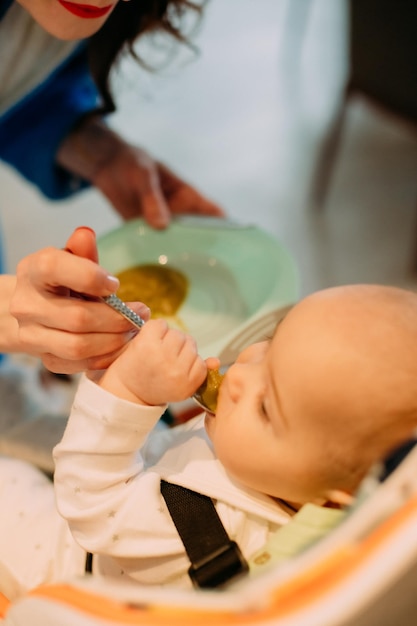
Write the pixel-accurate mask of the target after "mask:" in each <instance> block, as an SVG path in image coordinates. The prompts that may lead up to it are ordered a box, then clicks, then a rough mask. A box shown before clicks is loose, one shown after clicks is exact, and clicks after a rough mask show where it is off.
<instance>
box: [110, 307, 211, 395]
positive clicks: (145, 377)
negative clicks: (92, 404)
mask: <svg viewBox="0 0 417 626" xmlns="http://www.w3.org/2000/svg"><path fill="white" fill-rule="evenodd" d="M206 374H207V365H206V362H205V361H204V360H203V359H202V358H201V357H200V356H199V355H198V352H197V346H196V342H195V340H194V339H193V337H191V336H190V335H187V334H185V333H183V332H181V331H180V330H176V329H172V328H170V327H169V326H168V324H167V322H166V321H165V320H162V319H159V320H150V321H149V322H147V323H146V324H145V325H144V326H143V328H142V329H141V331H140V332H139V333H138V335H137V336H136V337H135V338H134V339H132V341H131V342H130V344H129V345H128V346H127V348H126V350H125V351H124V352H123V353H122V354H121V355H120V356H119V357H118V358H117V359H116V360H115V361H114V363H112V365H111V366H110V367H109V368H108V370H106V372H105V373H104V375H103V378H102V379H101V382H100V386H101V387H103V388H104V389H107V391H110V392H111V393H113V394H115V395H117V396H119V397H120V398H122V399H125V400H130V401H131V402H137V403H139V404H148V405H158V404H165V403H168V402H178V401H180V400H184V399H185V398H189V397H190V396H191V395H192V394H193V393H194V392H195V390H196V389H197V387H199V385H201V383H202V382H203V381H204V379H205V377H206Z"/></svg>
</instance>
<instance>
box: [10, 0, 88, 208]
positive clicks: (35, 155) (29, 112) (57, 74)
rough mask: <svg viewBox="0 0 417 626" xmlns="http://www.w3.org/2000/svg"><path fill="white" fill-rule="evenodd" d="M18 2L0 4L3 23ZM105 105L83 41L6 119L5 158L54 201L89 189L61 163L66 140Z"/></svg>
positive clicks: (15, 106) (11, 110)
mask: <svg viewBox="0 0 417 626" xmlns="http://www.w3.org/2000/svg"><path fill="white" fill-rule="evenodd" d="M12 2H13V0H0V20H1V19H2V18H3V17H4V15H5V14H6V12H7V10H8V9H9V8H10V6H11V5H12ZM99 104H100V97H99V94H98V91H97V88H96V87H95V85H94V82H93V79H92V77H91V74H90V71H89V68H88V62H87V54H86V44H85V42H84V43H81V44H80V46H78V47H77V48H76V49H75V51H73V52H72V54H71V55H70V56H69V57H68V58H67V59H66V60H65V61H64V62H63V63H62V64H61V65H59V66H58V67H57V68H56V69H55V70H54V71H53V72H52V73H51V74H50V75H49V76H48V77H47V78H46V80H45V81H44V82H43V83H41V84H40V85H38V86H37V87H36V88H35V89H34V90H33V91H32V92H31V93H28V94H27V95H25V96H24V98H22V100H20V102H17V103H16V104H15V105H14V106H12V107H11V108H10V109H9V110H8V111H6V112H5V113H3V114H2V115H0V159H1V160H3V161H6V162H7V163H8V164H9V165H11V166H12V167H13V168H15V169H16V170H17V171H19V172H20V173H21V174H22V176H24V177H25V178H26V179H27V180H29V181H30V182H31V183H33V184H35V185H36V186H37V187H38V188H39V190H40V191H41V192H42V193H43V194H44V195H45V196H47V197H48V198H50V199H52V200H59V199H62V198H66V197H68V196H69V195H71V194H73V193H74V192H76V191H78V190H79V189H81V188H83V187H86V186H88V183H87V182H86V181H81V180H80V179H77V178H76V177H75V176H73V175H71V174H70V173H68V172H66V171H65V170H64V169H62V168H60V167H59V166H58V165H57V164H56V163H55V155H56V152H57V149H58V146H59V144H60V143H61V141H62V139H63V138H64V137H65V136H66V135H67V134H68V132H69V131H70V130H71V128H72V127H73V126H74V125H75V123H76V122H77V120H79V119H80V117H81V116H82V115H83V114H85V113H87V112H88V111H92V110H94V109H95V108H96V107H97V106H98V105H99Z"/></svg>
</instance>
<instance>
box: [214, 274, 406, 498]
mask: <svg viewBox="0 0 417 626" xmlns="http://www.w3.org/2000/svg"><path fill="white" fill-rule="evenodd" d="M416 381H417V294H414V293H412V292H408V291H405V290H401V289H396V288H391V287H382V286H376V285H375V286H373V285H353V286H344V287H337V288H333V289H327V290H324V291H321V292H318V293H315V294H312V295H310V296H308V297H307V298H305V299H304V300H302V301H301V302H300V303H299V304H297V305H296V306H294V307H293V308H292V309H291V310H290V312H289V313H288V314H287V315H286V317H285V318H284V319H283V320H282V322H281V323H280V324H279V325H278V327H277V329H276V331H275V334H274V336H273V338H272V340H270V341H268V342H262V343H258V344H254V345H253V346H251V347H250V348H247V349H246V350H244V351H243V352H242V353H241V355H240V356H239V358H238V359H237V361H236V363H235V364H234V365H233V366H232V367H231V368H230V369H229V370H228V372H227V374H226V376H225V378H224V381H223V383H222V386H221V390H220V395H219V399H218V405H217V413H216V416H215V417H210V416H208V417H207V418H206V428H207V432H208V434H209V436H210V438H211V439H212V441H213V445H214V448H215V451H216V454H217V455H218V457H219V459H220V461H221V462H222V463H223V464H224V466H225V467H226V469H227V470H228V471H229V473H230V474H231V475H232V476H234V477H235V478H236V479H237V480H239V481H240V482H242V483H244V484H245V485H246V486H248V487H251V488H253V489H256V490H258V491H261V492H264V493H267V494H269V495H271V496H276V497H280V498H284V499H286V500H290V501H294V502H299V503H302V502H306V501H317V502H319V501H323V500H328V499H332V497H333V495H334V494H335V493H336V492H347V493H350V492H352V491H354V490H355V489H356V487H357V486H358V484H359V482H360V480H361V479H362V478H363V476H364V474H365V473H366V472H367V471H368V470H369V468H370V466H371V465H372V464H373V463H374V462H375V461H377V460H378V459H381V458H382V457H383V456H385V455H386V454H387V453H388V452H389V451H390V450H391V449H393V448H394V447H395V446H396V445H398V444H399V443H401V442H402V441H403V440H405V439H407V438H408V437H409V436H410V435H411V434H412V433H413V430H414V428H416V427H417V384H416Z"/></svg>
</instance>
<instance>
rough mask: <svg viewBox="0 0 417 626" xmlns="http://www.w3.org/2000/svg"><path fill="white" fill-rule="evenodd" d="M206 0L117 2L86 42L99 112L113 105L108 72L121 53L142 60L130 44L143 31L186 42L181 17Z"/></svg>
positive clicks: (195, 10)
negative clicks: (98, 99) (161, 33)
mask: <svg viewBox="0 0 417 626" xmlns="http://www.w3.org/2000/svg"><path fill="white" fill-rule="evenodd" d="M205 2H206V0H200V1H199V2H198V3H197V2H196V1H194V0H130V1H129V2H122V1H121V0H120V1H119V2H118V3H117V5H116V7H115V8H114V10H113V12H112V14H111V15H110V17H109V18H108V20H107V21H106V22H105V24H104V25H103V26H102V28H101V29H100V30H99V31H98V32H97V33H96V34H95V35H93V36H92V37H91V38H90V40H89V43H88V54H89V62H90V69H91V73H92V76H93V79H94V81H95V83H96V85H97V88H98V90H99V92H100V94H101V97H102V101H103V106H102V108H101V110H102V111H103V112H109V113H110V112H112V111H114V110H115V108H116V106H115V103H114V99H113V95H112V93H111V87H110V78H109V77H110V72H111V69H112V67H113V66H114V64H115V63H116V62H117V60H118V59H119V58H120V56H121V55H122V54H123V53H125V52H126V53H130V54H131V55H132V56H133V57H135V58H136V59H137V60H138V61H139V62H142V60H141V59H140V58H139V57H138V55H137V53H136V52H135V50H134V48H133V45H134V43H135V41H136V40H137V39H138V38H139V37H140V36H141V35H143V34H144V33H150V32H157V31H159V32H163V33H167V34H169V35H171V36H172V37H173V38H174V39H176V40H178V41H180V42H184V43H185V42H187V38H186V36H185V35H184V34H183V32H182V24H183V18H185V15H186V14H188V12H189V11H193V12H195V13H196V14H197V15H198V14H201V11H202V8H203V5H204V4H205Z"/></svg>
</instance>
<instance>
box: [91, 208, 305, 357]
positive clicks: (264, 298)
mask: <svg viewBox="0 0 417 626" xmlns="http://www.w3.org/2000/svg"><path fill="white" fill-rule="evenodd" d="M98 249H99V256H100V263H101V265H102V266H103V267H105V268H107V269H108V270H109V271H110V272H112V273H115V274H117V273H118V272H120V271H122V270H125V269H128V268H129V267H132V266H134V265H140V264H148V263H154V264H162V265H166V266H170V267H173V268H175V269H178V270H179V271H181V272H182V273H183V274H185V276H186V277H187V279H188V281H189V290H188V294H187V297H186V299H185V301H184V303H183V304H182V306H181V308H180V309H179V311H178V314H177V317H178V318H179V319H180V321H181V327H182V328H183V329H185V330H186V331H187V332H189V333H190V334H191V335H193V336H194V337H195V339H196V341H197V343H198V347H199V351H200V354H201V355H202V356H203V357H207V356H216V355H218V354H219V353H220V352H221V350H222V348H223V347H224V346H225V345H227V343H228V341H229V339H230V338H231V337H233V336H234V335H235V334H236V332H237V331H239V330H241V329H242V328H243V327H244V326H246V325H250V324H251V323H252V322H253V321H254V320H256V319H257V318H258V317H259V316H262V315H265V314H266V313H268V312H269V311H272V310H273V309H277V308H279V307H284V306H287V305H289V304H293V303H294V302H295V301H296V300H297V299H298V297H299V288H298V273H297V270H296V267H295V263H294V260H293V259H292V257H291V255H290V254H289V252H288V251H287V250H286V249H285V248H284V246H282V245H281V243H280V242H279V241H277V240H276V239H275V238H274V237H272V236H271V235H269V234H268V233H266V232H265V231H263V230H261V229H260V228H258V227H256V226H250V225H249V226H247V225H240V224H238V223H233V222H230V221H227V220H223V219H216V218H198V217H183V218H177V219H175V220H174V221H173V222H172V224H171V225H170V226H169V227H168V228H167V229H166V230H155V229H153V228H151V227H150V226H148V225H147V224H146V223H145V222H144V221H143V220H142V219H137V220H132V221H129V222H126V223H125V224H123V225H122V226H120V227H119V228H116V229H115V230H112V231H110V232H109V233H106V234H104V235H103V236H102V237H100V238H99V240H98Z"/></svg>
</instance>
